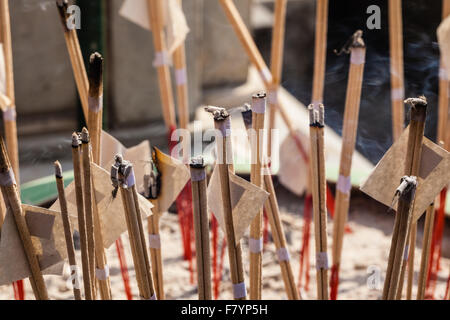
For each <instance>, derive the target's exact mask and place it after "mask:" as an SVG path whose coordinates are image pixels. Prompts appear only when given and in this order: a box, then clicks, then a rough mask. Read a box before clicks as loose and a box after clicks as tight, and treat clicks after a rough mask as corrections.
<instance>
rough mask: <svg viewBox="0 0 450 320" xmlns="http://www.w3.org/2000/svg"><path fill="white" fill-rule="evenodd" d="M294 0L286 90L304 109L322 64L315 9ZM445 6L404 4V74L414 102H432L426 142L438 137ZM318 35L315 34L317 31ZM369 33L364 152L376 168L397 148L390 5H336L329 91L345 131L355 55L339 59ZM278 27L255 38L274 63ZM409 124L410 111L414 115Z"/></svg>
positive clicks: (349, 1)
mask: <svg viewBox="0 0 450 320" xmlns="http://www.w3.org/2000/svg"><path fill="white" fill-rule="evenodd" d="M314 2H315V1H313V2H312V5H311V4H309V5H307V4H306V3H305V2H304V3H303V4H301V3H299V2H298V1H290V2H288V10H287V12H288V16H287V26H286V43H285V45H286V50H287V52H286V54H285V61H284V70H283V86H284V87H285V88H286V89H288V90H289V91H290V92H291V93H292V94H294V95H295V96H296V97H297V98H298V99H299V100H300V101H301V102H302V103H304V104H305V105H308V104H309V103H310V102H311V93H312V75H313V61H314V36H313V37H310V35H311V34H312V35H314V19H315V6H314ZM370 5H378V6H379V7H380V9H381V29H379V30H377V29H374V30H369V29H368V28H367V26H366V22H367V19H368V18H369V17H370V15H369V14H367V13H366V11H367V8H368V7H369V6H370ZM441 6H442V1H436V0H431V1H430V0H428V1H425V0H408V1H403V33H404V59H405V61H404V69H405V95H406V97H412V96H418V95H422V94H423V95H425V96H426V97H427V99H428V103H429V111H428V119H427V125H426V136H427V137H428V138H430V139H432V140H434V139H435V137H436V130H437V110H438V81H439V79H438V73H439V47H438V44H437V37H436V29H437V28H438V26H439V24H440V22H441V16H442V12H441ZM311 29H312V30H311ZM358 29H361V30H363V32H364V36H363V37H364V40H365V42H366V45H367V57H366V66H365V72H364V83H363V89H362V99H361V109H360V119H359V127H358V138H357V149H358V150H359V151H360V152H361V153H362V154H363V155H364V156H366V157H367V158H368V159H370V160H371V161H372V162H374V163H376V162H378V160H380V159H381V157H382V156H383V154H384V152H385V151H386V150H387V149H388V148H389V147H390V146H391V144H392V128H391V101H390V62H389V24H388V2H387V0H385V1H375V0H365V1H364V0H363V1H361V0H346V1H329V26H328V48H327V68H326V77H325V81H326V85H325V98H324V99H325V101H324V104H325V107H326V122H327V125H329V126H330V127H332V128H333V129H334V130H335V131H337V132H338V133H341V131H342V120H343V114H344V104H345V95H346V88H347V79H348V68H349V56H348V55H341V56H336V55H335V54H334V53H333V50H334V49H340V48H341V47H342V46H343V44H344V43H345V42H346V40H347V39H348V38H349V37H350V36H351V35H352V34H353V33H354V32H355V31H356V30H358ZM271 33H272V32H271V29H270V28H266V29H261V30H257V31H255V37H256V40H257V43H258V46H260V48H261V50H262V51H263V53H264V56H265V59H266V61H270V43H271V42H270V39H271ZM406 117H407V119H405V121H406V123H407V121H408V111H407V110H406Z"/></svg>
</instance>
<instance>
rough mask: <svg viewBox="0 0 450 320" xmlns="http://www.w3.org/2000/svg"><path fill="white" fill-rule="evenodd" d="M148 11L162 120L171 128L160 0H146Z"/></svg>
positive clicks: (172, 114)
mask: <svg viewBox="0 0 450 320" xmlns="http://www.w3.org/2000/svg"><path fill="white" fill-rule="evenodd" d="M148 11H149V18H150V25H151V29H152V35H153V46H154V48H155V60H154V62H153V66H154V67H155V68H157V70H158V80H159V90H160V96H161V104H162V108H163V117H164V121H165V123H166V127H167V128H168V129H171V128H173V127H176V121H175V107H174V100H173V92H172V83H171V82H170V71H169V66H168V64H169V55H168V52H167V48H166V43H165V41H164V29H163V21H162V19H163V17H162V16H161V14H160V13H161V12H162V2H161V0H148Z"/></svg>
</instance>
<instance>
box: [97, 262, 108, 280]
mask: <svg viewBox="0 0 450 320" xmlns="http://www.w3.org/2000/svg"><path fill="white" fill-rule="evenodd" d="M95 276H96V277H97V279H98V280H107V279H108V278H109V267H108V265H105V268H104V269H98V268H96V269H95Z"/></svg>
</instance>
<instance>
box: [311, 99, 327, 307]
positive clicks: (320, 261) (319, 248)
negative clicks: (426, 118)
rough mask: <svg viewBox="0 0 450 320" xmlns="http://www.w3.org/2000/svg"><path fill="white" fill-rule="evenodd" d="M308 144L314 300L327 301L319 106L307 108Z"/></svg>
mask: <svg viewBox="0 0 450 320" xmlns="http://www.w3.org/2000/svg"><path fill="white" fill-rule="evenodd" d="M309 113H310V140H311V172H312V179H311V190H312V198H313V212H314V236H315V243H316V271H317V272H316V281H317V298H318V299H319V300H328V253H327V251H328V250H327V209H326V190H327V189H326V177H325V148H324V132H323V128H324V126H325V120H324V119H325V115H324V107H323V105H319V107H318V108H315V107H314V106H313V105H310V106H309Z"/></svg>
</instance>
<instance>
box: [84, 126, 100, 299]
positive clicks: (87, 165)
mask: <svg viewBox="0 0 450 320" xmlns="http://www.w3.org/2000/svg"><path fill="white" fill-rule="evenodd" d="M81 143H82V144H81V158H82V163H83V200H84V213H85V223H86V235H87V251H88V256H89V258H88V267H89V268H88V269H89V275H90V278H91V286H92V291H93V295H92V299H93V300H95V298H96V294H95V286H94V279H95V264H96V260H95V258H96V249H95V230H94V213H93V204H92V193H93V190H92V184H91V155H90V137H89V132H88V131H87V129H86V128H83V131H82V133H81Z"/></svg>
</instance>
